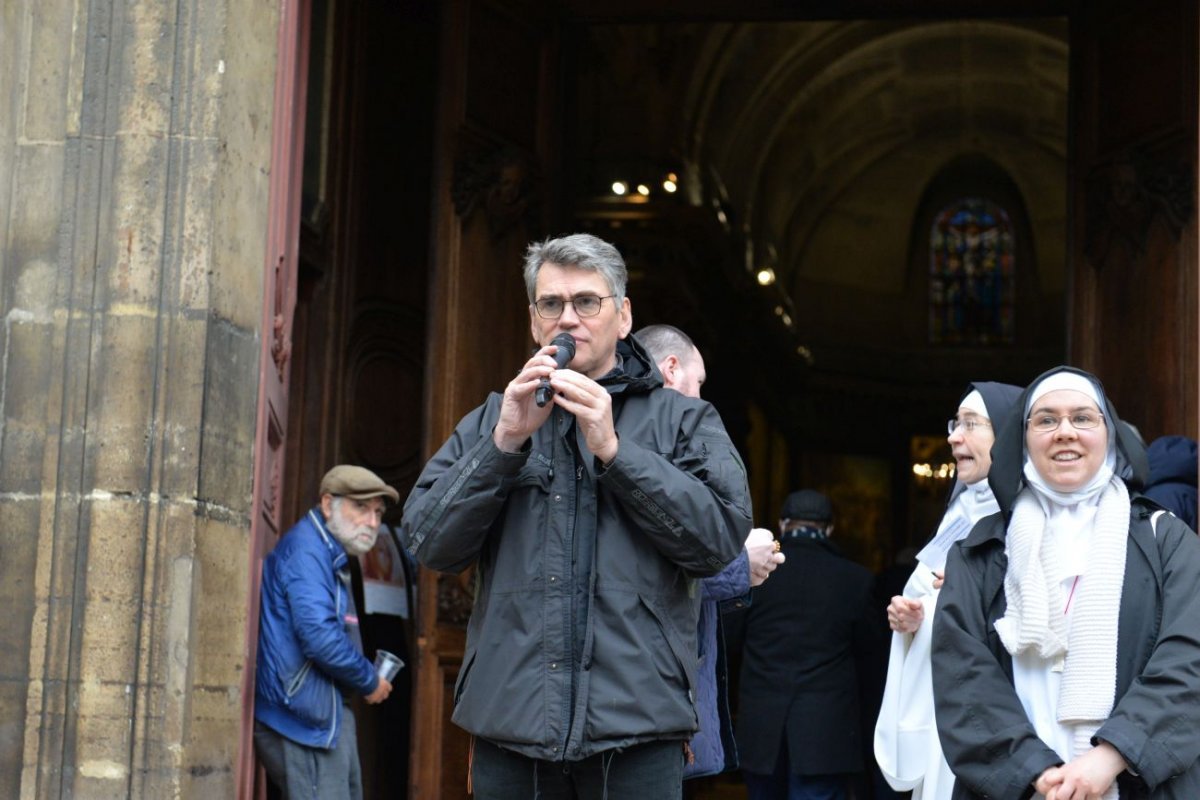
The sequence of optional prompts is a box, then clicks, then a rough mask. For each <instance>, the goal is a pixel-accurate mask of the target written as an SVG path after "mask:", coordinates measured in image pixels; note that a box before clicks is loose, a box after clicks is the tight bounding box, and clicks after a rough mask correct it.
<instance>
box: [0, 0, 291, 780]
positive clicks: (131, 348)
mask: <svg viewBox="0 0 1200 800" xmlns="http://www.w3.org/2000/svg"><path fill="white" fill-rule="evenodd" d="M277 15H278V7H277V3H275V2H257V3H249V2H241V1H240V0H180V2H171V3H162V2H134V1H132V0H129V1H127V0H36V2H35V1H34V0H29V1H28V2H23V3H15V2H5V3H0V314H2V319H3V327H2V329H0V554H2V555H0V608H2V609H4V613H3V614H2V615H0V796H2V797H22V798H44V797H45V798H49V797H53V798H59V797H79V798H109V797H112V798H117V797H120V798H124V797H137V798H142V797H145V798H165V797H203V798H214V797H232V796H233V774H232V769H233V764H234V762H235V759H236V755H237V754H236V748H237V741H238V725H239V717H240V709H241V704H242V698H241V697H240V696H239V685H240V675H241V673H242V671H243V670H245V669H247V665H246V664H245V663H244V653H243V642H244V637H245V631H246V625H247V620H246V611H245V608H246V599H247V598H246V595H247V591H248V588H247V587H248V585H249V577H248V569H249V564H250V563H251V562H250V558H249V543H248V537H249V530H250V507H251V490H252V485H251V483H252V477H251V476H252V473H253V469H252V467H253V458H254V454H253V452H252V445H253V441H254V420H255V401H256V391H257V381H258V352H259V344H258V337H259V336H260V335H261V334H262V331H261V330H260V328H261V323H260V316H261V308H262V285H263V273H264V260H265V251H264V246H265V240H266V229H267V177H268V171H269V166H270V143H271V130H270V128H271V114H272V94H273V88H274V78H275V63H274V59H275V47H276V25H277V19H278V16H277Z"/></svg>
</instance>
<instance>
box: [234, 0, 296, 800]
mask: <svg viewBox="0 0 1200 800" xmlns="http://www.w3.org/2000/svg"><path fill="white" fill-rule="evenodd" d="M311 10H312V3H311V0H282V2H281V3H280V6H279V36H278V54H277V57H276V73H275V108H274V117H273V126H272V132H271V180H270V186H269V189H268V197H267V217H268V219H267V247H266V264H265V269H264V276H263V277H264V280H263V311H262V321H261V326H260V330H261V332H262V334H261V335H262V349H261V351H260V352H259V365H258V411H257V421H256V427H255V436H254V496H253V505H252V507H251V513H252V516H251V520H250V552H249V554H248V556H249V570H248V572H249V588H248V594H247V600H248V602H247V608H246V638H245V646H244V653H245V662H244V663H245V665H246V667H245V669H244V670H243V672H242V687H241V689H242V691H241V695H242V718H241V730H240V737H239V741H238V756H237V774H236V781H237V796H238V798H239V800H250V798H253V797H255V796H259V797H261V796H265V795H264V793H263V791H262V789H263V786H262V781H261V778H260V777H259V775H258V772H259V770H258V769H257V767H256V761H255V758H254V740H253V733H254V663H255V656H256V654H257V650H258V610H259V584H260V580H261V576H262V561H263V558H264V557H265V556H266V554H267V553H268V552H270V550H271V548H272V547H273V546H274V545H275V541H276V540H277V539H278V538H279V535H280V533H281V532H282V530H283V529H282V525H281V523H282V520H281V518H280V517H281V511H282V504H281V499H282V491H283V487H282V476H283V474H284V473H283V457H284V453H285V450H286V448H285V447H284V434H285V432H286V431H287V412H288V408H287V397H288V377H289V374H290V371H291V361H290V356H291V348H292V344H291V343H292V318H293V314H294V312H295V309H296V275H297V261H298V254H299V249H300V199H301V187H302V179H303V163H304V116H305V102H306V94H307V90H308V53H309V32H310V19H311Z"/></svg>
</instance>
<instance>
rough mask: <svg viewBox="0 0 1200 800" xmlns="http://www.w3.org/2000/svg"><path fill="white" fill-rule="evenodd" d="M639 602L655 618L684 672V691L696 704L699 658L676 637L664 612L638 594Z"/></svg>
mask: <svg viewBox="0 0 1200 800" xmlns="http://www.w3.org/2000/svg"><path fill="white" fill-rule="evenodd" d="M638 600H640V601H641V603H642V606H643V607H644V608H645V609H646V610H647V611H648V612H649V613H650V616H651V617H653V618H654V621H655V622H656V623H657V625H658V630H659V632H661V633H662V637H663V639H665V640H666V642H667V647H668V648H669V649H670V651H671V654H672V655H673V656H674V657H675V658H674V660H675V663H676V664H677V666H678V667H679V669H680V670H682V672H683V677H684V680H685V682H686V685H685V686H684V689H685V690H686V691H687V697H688V700H689V701H691V702H692V703H695V702H696V685H697V684H696V669H697V667H698V662H699V657H698V656H694V655H689V654H688V652H687V648H685V647H684V646H683V642H681V641H680V640H679V637H678V636H676V635H675V631H674V627H673V626H672V625H671V624H670V623H669V622H668V621H667V620H666V619H665V618H664V616H663V614H662V612H661V611H660V610H659V609H658V608H657V607H656V606H655V605H654V604H653V603H651V602H650V601H649V600H647V599H646V597H645V596H644V595H642V594H638Z"/></svg>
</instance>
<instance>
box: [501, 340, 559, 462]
mask: <svg viewBox="0 0 1200 800" xmlns="http://www.w3.org/2000/svg"><path fill="white" fill-rule="evenodd" d="M557 349H558V348H556V347H552V346H549V345H547V346H546V347H543V348H542V349H541V350H538V351H537V352H536V353H534V354H533V357H532V358H530V359H529V360H528V361H526V362H525V366H523V367H522V368H521V371H520V372H518V373H517V377H515V378H513V379H512V380H511V381H509V382H508V386H506V387H505V388H504V400H503V402H501V403H500V416H499V418H498V419H497V420H496V428H495V430H494V431H493V432H492V441H493V442H495V444H496V448H497V449H499V450H501V451H503V452H505V453H517V452H520V450H521V448H522V447H523V446H524V445H525V441H526V440H527V439H528V438H529V437H530V436H532V435H533V432H534V431H536V430H537V429H538V428H540V427H542V423H544V422H545V421H546V419H547V418H548V417H549V416H550V411H551V409H552V406H551V405H550V404H549V403H547V404H546V405H545V406H544V407H543V408H538V406H537V403H536V402H535V401H534V399H533V397H534V394H535V393H536V392H537V388H538V385H539V384H540V383H541V382H542V378H548V377H550V374H551V373H552V372H554V367H555V364H554V359H553V358H551V356H550V353H552V352H553V351H554V350H557Z"/></svg>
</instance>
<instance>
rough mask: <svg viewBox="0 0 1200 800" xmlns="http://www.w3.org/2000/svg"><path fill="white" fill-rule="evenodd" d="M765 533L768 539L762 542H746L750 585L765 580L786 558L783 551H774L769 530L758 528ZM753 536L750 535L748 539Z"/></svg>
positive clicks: (773, 543)
mask: <svg viewBox="0 0 1200 800" xmlns="http://www.w3.org/2000/svg"><path fill="white" fill-rule="evenodd" d="M759 530H761V531H762V532H763V533H765V534H766V535H767V537H768V539H769V541H767V542H765V543H764V544H753V545H752V544H747V545H746V556H747V560H748V561H749V562H750V585H751V586H758V585H760V584H762V583H763V582H764V581H766V579H767V578H769V577H770V576H771V573H772V572H774V571H775V568H776V567H778V566H779V565H780V564H782V563H783V562H784V561H785V560H786V556H784V554H783V553H779V552H776V550H775V542H774V540H773V538H772V537H771V532H770V531H768V530H764V529H762V528H760V529H759ZM753 538H755V537H753V536H751V537H749V539H753ZM749 539H748V540H747V541H749Z"/></svg>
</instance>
